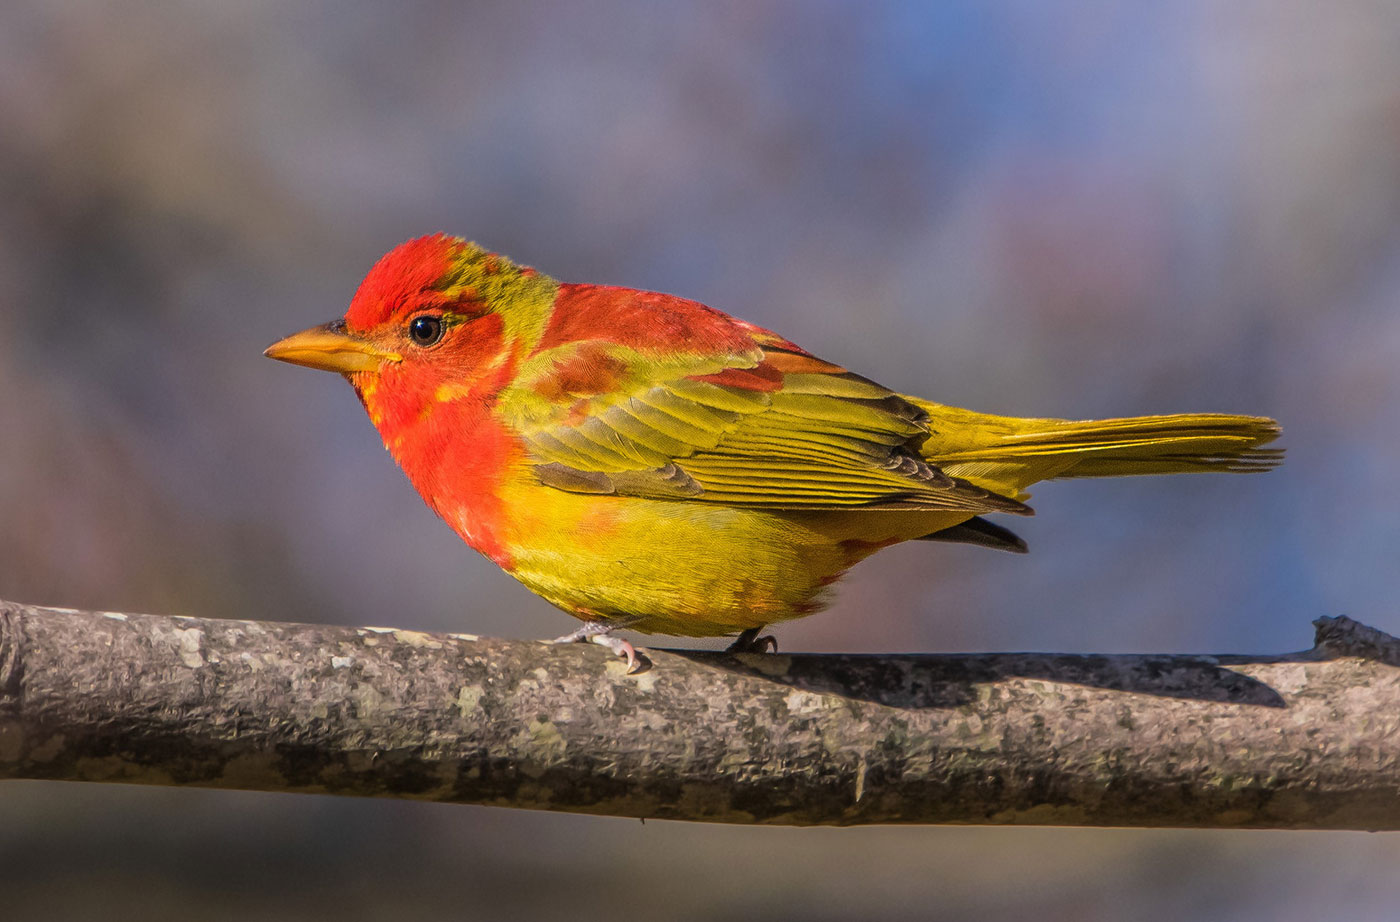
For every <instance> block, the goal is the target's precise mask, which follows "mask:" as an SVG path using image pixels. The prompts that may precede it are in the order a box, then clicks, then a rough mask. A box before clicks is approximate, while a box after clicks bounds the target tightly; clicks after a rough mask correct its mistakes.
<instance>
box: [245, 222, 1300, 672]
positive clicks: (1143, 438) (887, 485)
mask: <svg viewBox="0 0 1400 922" xmlns="http://www.w3.org/2000/svg"><path fill="white" fill-rule="evenodd" d="M267 355H269V356H271V357H272V358H276V359H281V360H283V361H286V362H292V363H295V364H299V365H308V366H310V367H312V368H322V369H326V370H328V371H336V372H340V373H341V374H343V375H345V377H346V378H347V379H348V380H349V381H350V384H351V385H352V386H353V387H354V388H355V392H356V393H357V394H358V395H359V397H360V400H361V402H362V403H363V404H364V406H365V409H366V410H367V411H368V412H369V417H370V420H371V421H373V423H374V425H375V427H376V428H377V429H378V430H379V434H380V435H381V436H382V437H383V439H384V444H385V446H386V447H387V448H388V449H389V451H390V452H391V453H392V454H393V456H394V458H395V460H397V461H398V463H399V465H400V466H401V467H402V468H403V470H404V472H405V473H406V474H407V475H408V477H409V479H410V480H412V481H413V485H414V486H415V487H417V489H418V492H419V493H420V494H421V495H422V496H423V499H424V500H426V501H427V503H428V505H429V506H430V507H432V509H433V510H434V511H435V512H436V513H437V514H438V515H440V516H442V518H443V519H445V520H446V521H447V523H448V524H449V525H450V526H451V527H452V528H453V530H455V531H456V532H457V534H458V535H460V536H461V537H462V539H463V540H464V541H466V542H467V543H468V544H470V545H471V546H472V547H473V548H475V549H476V550H478V551H480V552H481V553H482V554H485V555H486V556H487V557H489V558H491V559H492V560H494V561H495V562H496V563H497V564H499V565H500V566H501V567H502V568H504V569H505V570H506V571H507V572H508V573H510V574H511V575H513V576H514V577H515V578H516V579H518V580H520V581H521V582H522V583H524V584H525V585H526V586H528V587H529V588H530V589H532V590H534V591H535V592H537V593H539V594H540V595H541V596H543V597H544V598H546V599H548V600H549V601H550V602H552V603H553V604H554V605H557V606H558V607H559V608H562V609H563V610H564V611H566V612H568V613H569V614H571V615H574V616H575V617H577V618H581V619H583V621H584V622H585V623H584V626H583V627H582V628H581V629H579V630H578V631H575V632H574V633H573V634H570V635H567V636H566V637H562V638H560V640H561V641H565V640H589V641H593V642H596V643H602V644H603V645H604V646H607V647H609V648H610V649H612V650H613V651H614V652H616V653H617V654H618V655H620V656H626V657H627V659H628V663H629V667H632V668H635V666H636V659H635V652H634V651H633V649H632V647H631V645H630V644H628V643H627V642H626V641H624V640H622V639H621V638H618V637H614V636H612V635H611V634H610V633H609V632H610V631H612V630H614V629H616V628H631V629H633V630H638V631H643V632H647V633H652V632H656V633H665V634H681V635H688V636H713V635H723V634H734V633H738V635H739V638H738V640H737V641H736V647H735V648H736V649H762V648H763V647H764V646H765V645H767V644H768V643H770V642H771V638H767V637H760V636H759V631H760V629H761V628H763V627H764V626H765V625H767V624H771V623H773V622H776V621H783V620H785V619H788V618H797V617H801V616H803V615H809V614H811V613H813V612H815V611H817V610H819V609H821V608H822V607H823V605H824V604H825V601H826V596H827V590H828V587H830V586H831V585H832V584H833V583H834V582H835V581H836V580H837V579H839V578H840V577H841V575H842V574H843V573H844V572H845V571H846V570H847V568H849V567H850V566H851V565H852V564H854V563H856V562H857V561H859V560H861V559H863V558H865V557H867V556H869V555H870V554H872V553H874V552H875V551H877V550H879V549H881V548H884V547H888V546H890V545H892V544H896V543H898V542H901V541H908V540H911V539H940V540H950V541H965V542H971V543H976V544H983V545H987V546H990V547H998V548H1003V549H1006V550H1013V551H1024V550H1025V545H1024V543H1022V542H1021V540H1020V539H1019V538H1017V537H1016V536H1015V535H1014V534H1012V533H1011V532H1010V531H1008V530H1006V529H1004V528H1002V527H1000V526H998V525H994V524H992V523H991V522H989V521H987V520H986V519H983V518H981V516H982V515H983V514H984V513H1010V514H1012V515H1030V514H1031V510H1030V509H1029V508H1028V507H1027V506H1026V505H1025V504H1024V500H1025V499H1026V498H1027V495H1028V494H1027V493H1026V488H1027V487H1028V486H1030V485H1031V484H1033V483H1035V482H1036V481H1039V480H1047V479H1051V478H1060V477H1104V476H1112V475H1118V474H1173V473H1182V472H1191V471H1258V470H1264V469H1267V468H1269V467H1271V466H1272V465H1274V464H1275V463H1277V461H1278V457H1279V452H1277V451H1274V450H1269V449H1261V447H1260V446H1262V445H1265V444H1267V443H1268V442H1270V441H1271V440H1273V439H1274V438H1275V437H1276V436H1277V435H1278V431H1279V430H1278V426H1277V424H1276V423H1275V422H1274V421H1273V420H1271V419H1266V418H1263V417H1257V416H1231V415H1222V414H1206V413H1192V414H1182V415H1174V416H1142V417H1134V418H1128V419H1107V420H1095V421H1088V422H1079V421H1068V420H1060V419H1020V418H1016V417H1009V416H993V415H989V414H986V413H976V412H973V411H971V410H961V409H957V408H954V407H949V406H944V405H942V404H937V403H933V402H931V401H928V400H922V399H920V398H918V397H910V396H907V395H903V394H897V393H895V392H894V391H891V390H889V389H887V388H885V387H882V386H881V385H879V384H877V383H875V382H874V381H872V380H870V379H869V378H865V377H862V376H860V375H857V374H854V373H853V372H849V371H847V370H846V369H844V368H842V367H840V366H838V365H833V364H832V363H830V362H826V361H823V360H822V359H819V358H817V357H816V356H814V355H811V354H810V353H808V352H807V351H805V350H804V349H802V348H801V347H799V346H796V345H794V344H793V343H791V342H789V341H788V340H786V339H784V338H782V337H781V336H778V335H777V334H775V333H771V332H769V331H768V330H765V329H763V328H761V327H757V326H754V325H753V324H751V323H746V322H744V321H742V320H738V319H736V318H734V317H730V316H729V315H728V314H724V313H721V312H720V311H717V310H714V309H713V308H710V307H706V306H705V305H703V304H700V303H697V302H695V301H688V300H686V299H684V298H678V297H675V296H674V295H666V294H658V293H655V292H649V291H636V290H633V289H630V288H617V287H612V286H605V285H577V284H568V283H560V282H557V281H555V280H554V279H552V278H550V277H549V276H546V275H543V274H541V273H539V272H537V271H535V270H533V269H530V268H527V267H523V266H518V265H516V264H515V263H513V262H511V261H510V260H508V259H506V258H505V257H503V256H499V255H497V254H495V253H490V252H487V251H486V250H484V249H482V248H481V247H480V246H477V245H476V244H474V243H469V242H467V241H465V240H463V239H460V238H456V237H448V236H445V235H436V236H429V237H420V238H418V239H416V240H410V241H408V242H407V243H404V244H402V245H400V246H399V247H397V248H396V249H394V250H392V251H391V252H390V253H388V254H387V255H386V256H384V257H383V258H382V259H381V260H380V261H379V262H378V264H377V265H375V266H374V268H373V269H371V270H370V273H369V275H368V276H367V277H366V278H365V280H364V282H363V283H362V284H361V285H360V288H359V290H358V291H357V292H356V293H355V296H354V299H353V300H352V301H351V302H350V308H349V310H348V311H346V313H345V316H344V318H343V319H341V320H337V321H335V322H333V323H330V324H327V325H325V326H319V327H313V328H312V329H309V330H306V331H304V332H301V333H297V334H295V335H293V336H290V337H288V338H286V339H284V340H281V341H280V342H278V343H275V344H274V345H272V346H271V347H269V348H268V350H267Z"/></svg>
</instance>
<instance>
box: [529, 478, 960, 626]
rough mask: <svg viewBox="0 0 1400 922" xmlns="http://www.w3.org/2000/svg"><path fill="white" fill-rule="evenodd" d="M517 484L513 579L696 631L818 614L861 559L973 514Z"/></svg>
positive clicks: (640, 619)
mask: <svg viewBox="0 0 1400 922" xmlns="http://www.w3.org/2000/svg"><path fill="white" fill-rule="evenodd" d="M509 493H510V494H511V495H509V496H508V498H507V508H508V509H510V510H511V513H510V519H511V525H510V527H509V528H508V529H507V531H506V533H505V535H504V537H505V539H506V546H507V548H508V549H509V553H510V557H511V560H510V561H509V563H508V564H507V565H506V569H507V570H508V571H509V572H510V573H511V574H512V575H514V576H515V577H516V579H519V580H520V581H521V582H522V583H524V584H525V585H526V586H528V587H529V588H530V589H532V590H533V591H535V592H536V593H538V594H539V595H541V596H543V597H544V598H545V599H548V600H549V601H550V602H551V603H553V604H554V605H557V606H559V607H560V608H562V609H563V610H564V611H567V612H569V613H570V614H572V615H574V616H575V617H578V618H583V619H585V620H596V619H600V618H601V619H606V620H617V621H619V622H622V621H625V622H627V626H628V627H630V628H632V629H634V630H638V631H642V632H645V633H659V634H678V635H683V636H690V637H699V636H714V635H720V634H732V633H734V632H736V631H740V630H744V629H746V628H752V627H761V626H763V625H765V624H771V623H773V622H775V621H783V620H787V619H791V618H798V617H801V616H803V615H809V614H812V613H813V612H815V611H819V610H820V609H821V608H822V607H824V605H825V599H824V595H825V591H826V590H827V588H828V587H829V586H830V585H831V584H832V583H834V582H835V581H836V580H837V579H838V578H839V577H840V576H841V574H842V573H844V572H845V571H846V569H847V568H849V567H850V566H851V565H852V564H854V563H856V562H857V561H859V560H861V559H863V558H865V557H867V556H869V555H870V554H872V553H874V552H875V551H877V550H879V549H880V548H882V547H886V546H888V545H890V544H894V543H897V542H899V541H905V540H908V539H910V538H916V537H919V536H921V535H925V534H928V533H929V532H932V531H937V530H938V529H940V528H946V527H949V526H951V525H956V524H957V523H958V522H961V521H964V520H966V519H967V518H968V515H967V514H966V513H957V512H954V513H946V512H936V513H929V512H847V511H841V512H784V513H780V512H767V511H762V510H755V509H747V508H736V507H728V506H720V505H710V504H706V503H694V502H683V501H666V500H650V499H638V498H633V497H623V496H590V495H582V494H574V493H565V492H562V491H559V490H554V489H551V488H548V487H541V486H538V485H535V484H521V485H519V486H517V487H515V488H513V489H511V490H510V491H509Z"/></svg>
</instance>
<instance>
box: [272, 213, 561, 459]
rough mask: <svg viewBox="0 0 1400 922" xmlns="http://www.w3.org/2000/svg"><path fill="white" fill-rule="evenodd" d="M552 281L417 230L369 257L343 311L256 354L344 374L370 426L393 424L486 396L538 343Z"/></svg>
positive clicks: (459, 241)
mask: <svg viewBox="0 0 1400 922" xmlns="http://www.w3.org/2000/svg"><path fill="white" fill-rule="evenodd" d="M558 287H559V286H558V283H557V282H555V281H554V280H553V279H551V278H549V277H548V276H545V275H541V274H540V273H538V272H536V271H535V270H533V269H530V268H528V267H522V266H517V265H515V264H514V263H512V262H511V261H510V260H508V259H506V258H505V257H503V256H499V255H497V254H495V253H490V252H488V251H486V250H485V249H483V248H482V247H480V246H477V245H476V244H475V243H470V242H468V241H466V240H463V239H462V238H460V237H449V236H446V235H444V234H436V235H433V236H429V237H419V238H417V239H415V240H410V241H408V242H407V243H403V244H400V245H399V246H397V247H395V248H394V249H393V250H390V251H389V252H388V253H387V254H385V256H384V257H383V258H381V259H380V260H379V262H378V263H376V264H375V266H374V268H373V269H371V270H370V271H369V274H368V275H367V276H365V280H364V281H363V282H362V283H360V288H359V290H358V291H357V292H355V297H354V298H353V299H352V300H351V302H350V308H349V310H347V311H346V312H345V316H344V317H342V318H341V319H339V320H336V321H333V322H331V323H328V324H325V325H323V326H317V327H312V328H311V329H309V330H303V331H302V332H300V333H296V334H293V335H292V336H288V337H287V338H286V339H283V340H280V341H278V342H276V343H273V344H272V345H271V346H269V347H268V348H267V351H266V352H265V353H264V354H265V355H267V356H268V357H269V358H274V359H280V360H281V361H284V362H291V363H293V364H295V365H305V366H308V367H310V368H320V369H323V370H325V371H335V372H339V373H341V374H343V375H345V376H346V377H347V378H348V379H349V380H350V383H351V384H353V385H354V386H355V390H356V392H358V393H359V395H360V398H361V400H363V401H364V403H365V407H366V409H368V410H369V413H370V416H371V418H372V419H373V420H374V422H375V424H376V425H377V426H379V427H380V428H381V430H383V429H384V428H385V426H386V424H387V425H389V426H390V427H392V428H397V427H398V426H399V425H402V424H404V423H406V422H408V421H410V420H412V419H421V418H424V417H426V416H427V415H428V414H429V413H430V411H431V409H432V407H433V405H434V404H436V403H440V402H447V401H453V400H458V399H461V398H464V397H468V398H469V397H479V398H481V399H483V400H489V399H490V397H491V396H492V395H494V393H496V392H497V391H499V389H500V387H501V386H502V385H503V384H504V383H505V382H506V381H508V380H509V377H510V375H511V373H512V372H513V370H514V365H515V363H516V362H517V361H518V360H519V357H520V355H521V353H522V351H524V350H527V349H529V348H532V347H533V346H534V344H535V343H536V342H538V340H539V338H540V335H541V333H542V331H543V327H544V324H545V322H546V321H547V320H548V317H549V313H550V308H551V305H552V304H553V302H554V297H555V294H556V293H557V291H558ZM386 435H387V433H386Z"/></svg>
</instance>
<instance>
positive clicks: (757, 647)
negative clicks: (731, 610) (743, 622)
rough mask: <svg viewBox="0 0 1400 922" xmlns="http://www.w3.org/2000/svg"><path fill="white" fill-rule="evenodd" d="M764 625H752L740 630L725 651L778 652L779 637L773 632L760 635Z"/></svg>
mask: <svg viewBox="0 0 1400 922" xmlns="http://www.w3.org/2000/svg"><path fill="white" fill-rule="evenodd" d="M761 630H763V626H759V627H751V628H747V629H745V630H742V631H740V632H739V636H738V637H736V638H734V642H733V643H732V644H730V645H729V646H728V647H726V648H725V650H724V652H725V653H777V652H778V638H776V637H774V636H773V635H772V634H764V635H762V636H759V633H758V632H759V631H761Z"/></svg>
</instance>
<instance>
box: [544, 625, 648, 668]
mask: <svg viewBox="0 0 1400 922" xmlns="http://www.w3.org/2000/svg"><path fill="white" fill-rule="evenodd" d="M614 627H615V625H609V624H607V623H606V622H603V621H588V622H585V623H584V625H583V627H581V628H579V629H578V630H577V631H573V632H572V633H569V634H565V635H564V636H563V637H556V638H554V639H553V640H551V641H550V643H594V644H597V645H598V646H600V647H603V648H604V649H606V650H611V651H612V652H613V655H614V656H618V657H621V658H622V659H625V660H627V672H626V675H636V674H637V673H639V672H641V671H642V670H643V669H644V668H646V667H645V660H643V659H642V658H641V657H639V656H638V655H637V648H636V647H634V646H632V644H631V643H630V642H629V641H627V640H624V639H623V638H621V637H614V636H613V635H612V631H613V629H614Z"/></svg>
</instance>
